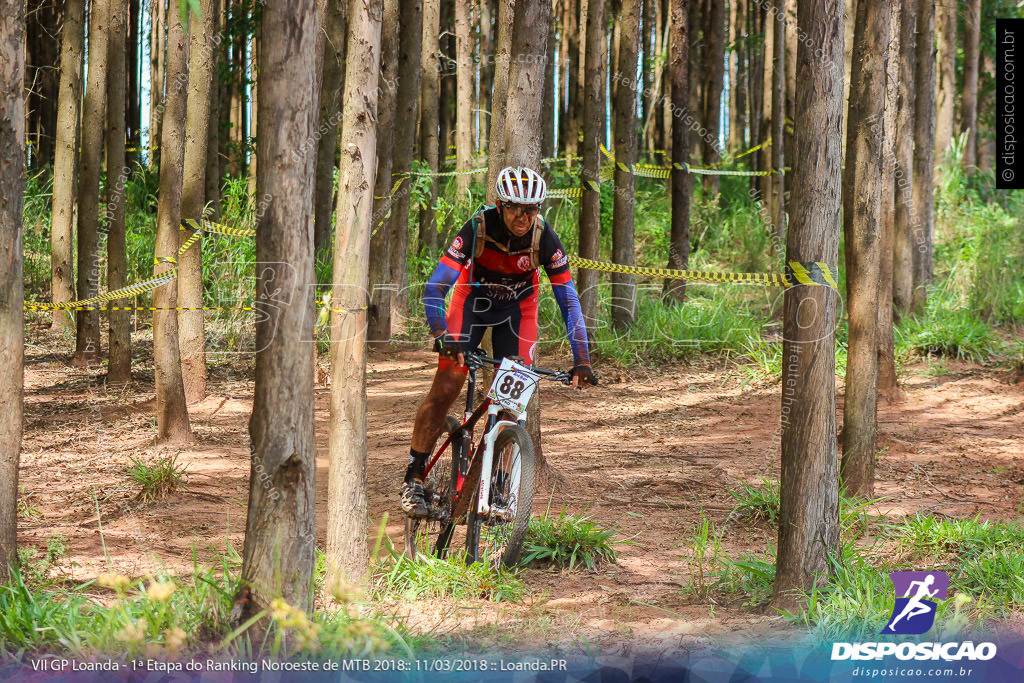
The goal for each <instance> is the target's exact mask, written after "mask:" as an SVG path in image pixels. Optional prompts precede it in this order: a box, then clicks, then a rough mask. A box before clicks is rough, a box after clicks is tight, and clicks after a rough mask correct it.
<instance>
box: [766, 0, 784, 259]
mask: <svg viewBox="0 0 1024 683" xmlns="http://www.w3.org/2000/svg"><path fill="white" fill-rule="evenodd" d="M772 23H773V33H774V36H773V42H772V49H773V51H774V54H773V55H772V148H771V149H772V165H771V170H772V174H771V176H769V177H770V178H771V184H772V201H771V205H772V213H771V217H772V232H773V233H774V235H775V240H774V244H778V243H779V242H780V241H781V238H782V236H783V235H784V234H785V228H786V188H785V186H784V184H783V181H784V179H785V175H784V174H783V172H782V169H783V168H784V167H785V166H786V163H785V150H786V127H785V123H786V57H787V56H788V55H787V54H786V12H785V2H784V0H776V3H775V19H774V21H773V22H772ZM772 256H773V257H774V254H772Z"/></svg>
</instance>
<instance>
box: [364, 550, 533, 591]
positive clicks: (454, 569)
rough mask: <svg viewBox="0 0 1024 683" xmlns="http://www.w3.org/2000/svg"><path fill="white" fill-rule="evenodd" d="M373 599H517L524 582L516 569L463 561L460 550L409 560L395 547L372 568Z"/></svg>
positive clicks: (464, 556)
mask: <svg viewBox="0 0 1024 683" xmlns="http://www.w3.org/2000/svg"><path fill="white" fill-rule="evenodd" d="M370 586H371V588H370V592H371V595H372V596H373V597H375V598H380V599H383V598H402V599H419V598H455V599H484V600H491V601H493V602H519V601H520V600H522V598H523V596H524V595H525V594H526V585H525V584H524V583H523V581H522V580H521V579H520V578H519V577H518V576H517V575H516V573H515V572H512V571H509V570H507V569H504V568H502V569H498V570H496V571H495V570H492V569H490V568H489V567H488V566H487V564H486V563H483V562H476V563H473V564H466V554H465V552H463V551H458V552H451V553H449V555H448V556H447V557H445V558H443V559H442V558H438V557H432V556H428V555H417V556H416V559H415V560H413V559H410V558H409V557H408V556H406V555H402V554H401V553H399V552H397V551H396V550H395V549H394V548H391V549H389V551H388V553H387V555H386V557H385V558H384V560H383V561H381V562H379V563H378V564H377V565H376V566H375V567H373V569H372V570H371V578H370Z"/></svg>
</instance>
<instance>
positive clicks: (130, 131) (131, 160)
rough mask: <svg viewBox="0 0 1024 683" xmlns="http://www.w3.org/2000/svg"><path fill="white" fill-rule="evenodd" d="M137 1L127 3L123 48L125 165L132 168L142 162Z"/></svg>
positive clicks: (138, 9)
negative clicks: (126, 99) (126, 150)
mask: <svg viewBox="0 0 1024 683" xmlns="http://www.w3.org/2000/svg"><path fill="white" fill-rule="evenodd" d="M139 19H140V7H139V0H129V2H128V35H127V36H125V38H126V41H127V42H126V47H125V64H126V66H127V68H128V90H127V91H126V96H127V98H128V103H127V111H126V112H125V117H126V118H125V125H124V128H125V136H126V142H127V144H128V147H130V148H131V151H130V152H128V153H127V155H126V156H127V159H128V161H127V165H128V166H134V165H135V164H136V163H139V162H141V160H142V153H141V152H142V151H141V150H140V149H139V147H140V146H141V145H142V89H141V88H140V87H139V83H140V82H141V80H142V79H141V76H142V52H141V49H140V45H139V24H140V21H139Z"/></svg>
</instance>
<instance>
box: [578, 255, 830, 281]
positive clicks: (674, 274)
mask: <svg viewBox="0 0 1024 683" xmlns="http://www.w3.org/2000/svg"><path fill="white" fill-rule="evenodd" d="M569 264H570V265H574V266H577V267H579V268H585V269H587V270H599V271H602V272H605V273H628V274H631V275H645V276H648V277H654V278H666V279H670V280H691V281H696V282H725V283H731V284H739V285H761V286H763V287H787V288H788V287H797V286H799V285H808V286H812V287H815V286H817V287H832V288H835V289H838V288H839V285H838V283H837V280H838V279H839V271H838V270H836V268H834V267H833V266H831V265H830V264H828V263H825V262H820V261H813V262H807V263H801V262H799V261H790V262H789V263H788V264H786V272H785V273H782V274H779V273H719V272H714V271H702V270H673V269H671V268H648V267H645V266H624V265H620V264H618V263H607V262H603V261H592V260H590V259H585V258H580V257H579V256H569Z"/></svg>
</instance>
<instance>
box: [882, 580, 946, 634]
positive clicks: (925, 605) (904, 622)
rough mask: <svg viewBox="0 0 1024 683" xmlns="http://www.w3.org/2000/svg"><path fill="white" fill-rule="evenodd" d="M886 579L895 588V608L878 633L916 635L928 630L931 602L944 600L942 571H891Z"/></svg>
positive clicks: (931, 618)
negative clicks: (888, 579) (890, 581)
mask: <svg viewBox="0 0 1024 683" xmlns="http://www.w3.org/2000/svg"><path fill="white" fill-rule="evenodd" d="M889 578H891V579H892V583H893V586H895V588H896V605H895V606H894V607H893V608H892V617H890V618H889V623H888V624H886V625H885V628H884V629H882V633H901V634H904V635H917V634H921V633H924V632H925V631H927V630H928V629H930V628H931V627H932V624H934V623H935V608H936V605H937V603H936V602H935V601H936V600H945V599H946V591H947V590H949V577H948V576H946V574H945V573H943V572H893V573H891V574H889ZM929 598H932V599H931V600H930V599H929Z"/></svg>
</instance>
